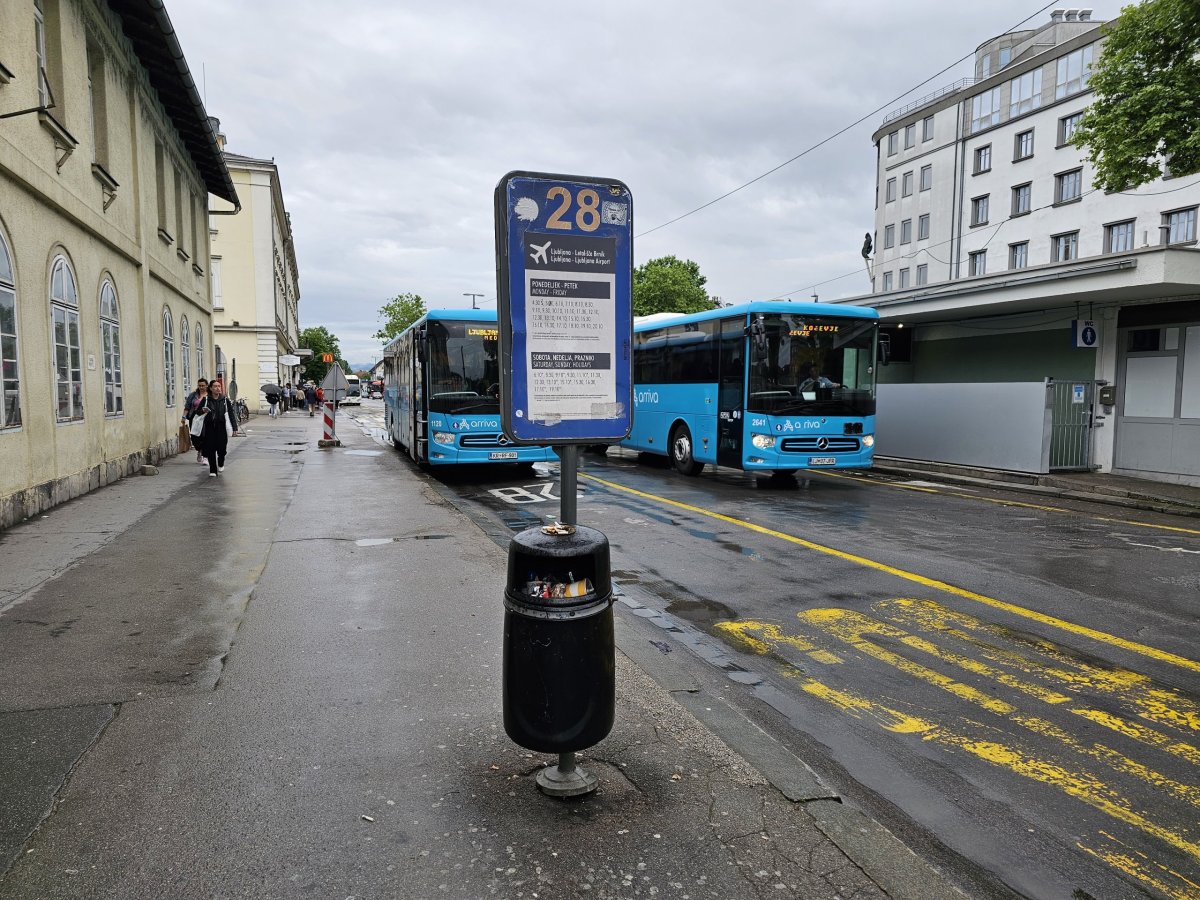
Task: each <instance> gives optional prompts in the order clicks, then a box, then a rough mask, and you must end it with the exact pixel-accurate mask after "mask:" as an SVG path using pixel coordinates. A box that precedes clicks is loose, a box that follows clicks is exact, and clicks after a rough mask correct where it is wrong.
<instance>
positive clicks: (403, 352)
mask: <svg viewBox="0 0 1200 900" xmlns="http://www.w3.org/2000/svg"><path fill="white" fill-rule="evenodd" d="M499 339H500V332H499V326H498V325H497V321H496V313H495V311H494V310H486V309H431V310H429V311H428V312H427V313H426V314H425V315H423V316H422V317H421V318H420V319H418V320H417V321H416V322H414V323H413V324H412V325H410V326H409V327H408V328H406V329H405V330H404V331H403V332H401V333H400V334H398V335H397V336H396V337H395V338H393V339H392V341H391V342H390V343H389V344H388V345H387V346H386V347H384V350H383V364H384V366H383V371H384V376H383V380H384V391H383V405H384V422H385V425H386V428H387V433H388V437H389V438H390V439H391V441H392V443H393V444H394V445H395V446H396V448H397V449H399V450H403V451H404V452H406V453H407V454H408V455H409V456H411V457H412V458H413V459H414V460H416V461H417V462H418V463H422V464H428V465H430V466H441V465H455V464H463V463H496V462H502V463H533V462H539V461H545V460H551V459H556V457H555V456H554V453H553V451H552V450H551V449H550V448H549V447H518V446H516V445H514V444H510V443H509V441H508V438H507V437H505V436H504V432H503V431H502V430H501V428H500V342H499Z"/></svg>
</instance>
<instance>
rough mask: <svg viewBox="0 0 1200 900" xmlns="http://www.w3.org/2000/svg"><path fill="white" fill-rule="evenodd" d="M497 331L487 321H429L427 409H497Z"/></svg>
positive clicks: (458, 411)
mask: <svg viewBox="0 0 1200 900" xmlns="http://www.w3.org/2000/svg"><path fill="white" fill-rule="evenodd" d="M499 340H500V332H499V330H498V329H497V328H496V325H495V324H493V323H490V322H449V321H445V320H441V319H439V320H437V321H431V322H430V323H429V329H428V332H427V336H426V352H427V353H428V358H429V385H428V388H429V410H430V411H431V412H443V413H463V412H473V413H499V412H500V343H499Z"/></svg>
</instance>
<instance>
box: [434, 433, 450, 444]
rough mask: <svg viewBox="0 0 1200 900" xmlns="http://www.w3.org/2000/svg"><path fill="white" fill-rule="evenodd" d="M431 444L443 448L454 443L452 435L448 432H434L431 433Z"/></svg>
mask: <svg viewBox="0 0 1200 900" xmlns="http://www.w3.org/2000/svg"><path fill="white" fill-rule="evenodd" d="M433 442H434V443H435V444H441V445H442V446H443V447H448V446H450V445H451V444H453V443H454V433H453V432H450V431H435V432H434V433H433Z"/></svg>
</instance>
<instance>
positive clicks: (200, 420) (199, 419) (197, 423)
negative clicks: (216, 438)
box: [188, 411, 208, 437]
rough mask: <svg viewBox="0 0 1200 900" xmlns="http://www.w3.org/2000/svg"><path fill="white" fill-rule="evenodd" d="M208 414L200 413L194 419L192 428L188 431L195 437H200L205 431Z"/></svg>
mask: <svg viewBox="0 0 1200 900" xmlns="http://www.w3.org/2000/svg"><path fill="white" fill-rule="evenodd" d="M207 415H208V412H207V411H205V412H198V413H196V415H195V416H193V417H192V427H191V428H189V429H188V431H190V432H191V433H192V434H193V435H194V436H195V437H200V432H202V431H203V430H204V418H205V417H206V416H207Z"/></svg>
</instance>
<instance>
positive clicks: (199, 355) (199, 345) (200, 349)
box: [196, 323, 204, 380]
mask: <svg viewBox="0 0 1200 900" xmlns="http://www.w3.org/2000/svg"><path fill="white" fill-rule="evenodd" d="M203 377H204V329H203V328H201V327H200V324H199V323H196V379H197V380H199V379H201V378H203Z"/></svg>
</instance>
